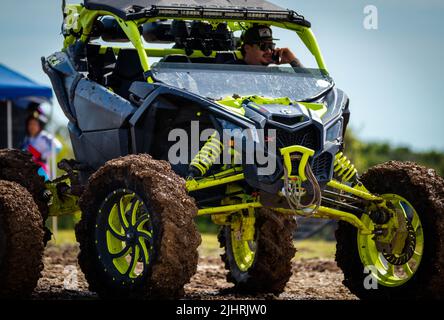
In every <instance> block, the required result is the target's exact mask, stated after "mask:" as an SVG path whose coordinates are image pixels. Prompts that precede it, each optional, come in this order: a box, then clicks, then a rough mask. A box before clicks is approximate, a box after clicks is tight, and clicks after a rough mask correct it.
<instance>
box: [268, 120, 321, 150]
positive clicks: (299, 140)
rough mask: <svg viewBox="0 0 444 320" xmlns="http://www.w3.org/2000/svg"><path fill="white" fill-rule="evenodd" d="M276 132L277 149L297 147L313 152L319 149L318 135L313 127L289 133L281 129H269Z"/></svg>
mask: <svg viewBox="0 0 444 320" xmlns="http://www.w3.org/2000/svg"><path fill="white" fill-rule="evenodd" d="M269 129H275V130H276V142H277V147H278V148H284V147H288V146H293V145H299V146H303V147H306V148H310V149H313V150H315V151H316V150H318V149H319V148H320V134H319V133H318V131H317V130H316V128H315V127H314V126H308V127H305V128H303V129H301V130H299V131H296V132H291V131H287V130H285V129H281V128H273V127H269Z"/></svg>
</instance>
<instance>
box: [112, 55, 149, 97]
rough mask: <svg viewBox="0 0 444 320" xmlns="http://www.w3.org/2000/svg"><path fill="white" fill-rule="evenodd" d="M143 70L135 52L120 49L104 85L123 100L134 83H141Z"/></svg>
mask: <svg viewBox="0 0 444 320" xmlns="http://www.w3.org/2000/svg"><path fill="white" fill-rule="evenodd" d="M143 80H144V79H143V69H142V65H141V64H140V59H139V55H138V54H137V51H136V50H132V49H121V50H120V51H119V54H118V56H117V60H116V65H115V68H114V70H113V71H112V73H111V74H110V75H108V76H107V77H106V80H105V85H106V86H108V87H111V88H112V89H113V90H114V92H115V93H117V94H118V95H120V96H122V97H123V98H125V99H128V97H129V88H130V86H131V84H132V83H133V82H134V81H143Z"/></svg>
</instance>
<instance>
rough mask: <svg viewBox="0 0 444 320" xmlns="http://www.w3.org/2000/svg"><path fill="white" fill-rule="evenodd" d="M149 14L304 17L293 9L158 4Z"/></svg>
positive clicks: (230, 17)
mask: <svg viewBox="0 0 444 320" xmlns="http://www.w3.org/2000/svg"><path fill="white" fill-rule="evenodd" d="M147 15H151V16H162V17H176V16H181V17H185V18H187V17H190V18H193V17H201V18H226V19H239V18H240V19H250V20H291V19H294V18H302V19H303V17H299V16H295V15H294V14H293V13H292V12H291V11H290V12H288V11H275V12H273V11H271V12H264V11H260V10H251V9H247V8H239V9H228V10H226V9H224V10H222V9H215V8H209V9H206V8H204V7H196V8H189V7H188V8H183V7H180V6H175V7H166V6H157V7H153V9H152V10H150V11H148V12H147Z"/></svg>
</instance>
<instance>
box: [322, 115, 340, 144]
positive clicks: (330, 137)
mask: <svg viewBox="0 0 444 320" xmlns="http://www.w3.org/2000/svg"><path fill="white" fill-rule="evenodd" d="M339 138H342V119H341V120H338V121H336V122H335V123H334V124H333V125H332V126H330V128H328V129H327V133H326V135H325V141H330V142H334V141H335V140H338V139H339Z"/></svg>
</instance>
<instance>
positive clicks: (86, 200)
mask: <svg viewBox="0 0 444 320" xmlns="http://www.w3.org/2000/svg"><path fill="white" fill-rule="evenodd" d="M79 204H80V207H81V209H82V219H81V220H80V222H79V224H78V225H77V226H76V236H77V240H78V241H79V243H80V253H79V265H80V267H81V268H82V271H83V273H84V274H85V277H86V279H87V281H88V284H89V288H90V290H91V291H94V292H97V293H98V294H99V296H100V297H102V298H137V299H144V298H151V299H153V298H163V299H165V298H167V299H168V298H177V297H180V296H182V295H183V294H184V289H183V287H184V285H185V284H186V283H188V282H189V280H190V278H191V277H192V276H193V274H194V273H195V272H196V268H197V259H198V253H197V247H198V246H199V244H200V241H201V240H200V235H199V233H198V232H197V228H196V226H195V224H194V219H193V218H194V217H195V215H196V213H197V208H196V206H195V204H194V200H193V199H192V198H191V197H189V196H188V195H187V193H186V188H185V181H184V180H183V179H182V178H180V177H179V176H177V175H176V174H175V173H174V172H173V171H172V170H171V166H170V165H169V164H168V163H167V162H165V161H159V160H154V159H152V158H151V157H150V156H149V155H129V156H125V157H122V158H118V159H115V160H111V161H108V162H107V163H106V164H105V165H104V166H102V167H101V168H100V169H99V170H98V171H97V172H95V173H94V174H93V175H92V176H91V177H90V179H89V181H88V184H87V187H86V190H85V192H84V194H83V195H82V197H81V199H80V202H79Z"/></svg>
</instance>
